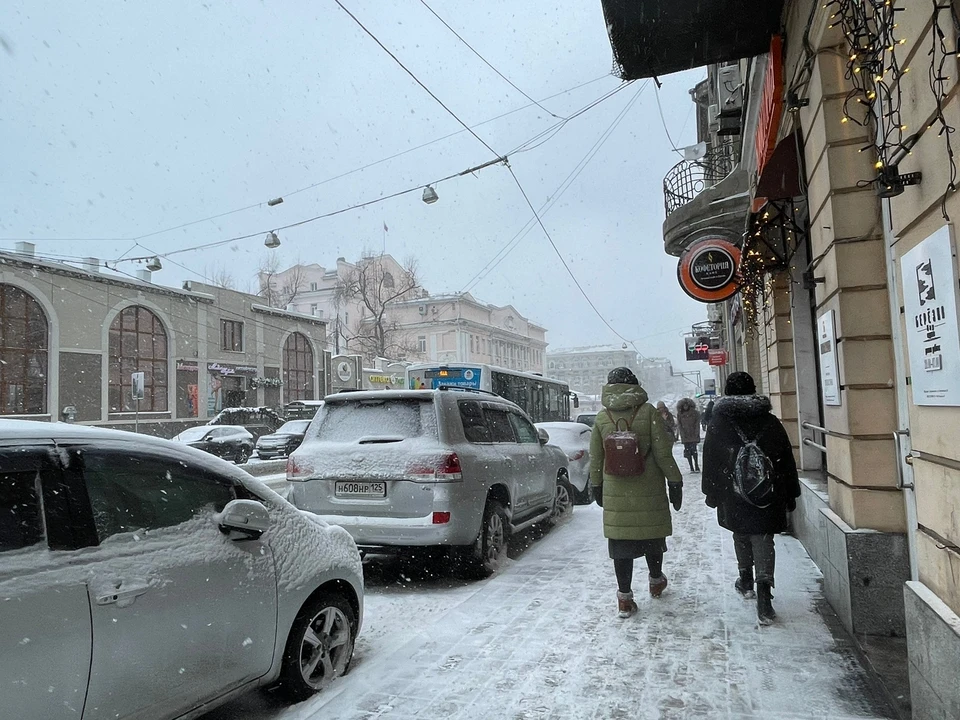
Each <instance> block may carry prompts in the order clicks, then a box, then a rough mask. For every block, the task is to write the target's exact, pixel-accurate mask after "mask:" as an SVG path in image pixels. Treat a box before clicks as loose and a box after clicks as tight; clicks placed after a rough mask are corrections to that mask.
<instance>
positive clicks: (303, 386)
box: [283, 333, 313, 402]
mask: <svg viewBox="0 0 960 720" xmlns="http://www.w3.org/2000/svg"><path fill="white" fill-rule="evenodd" d="M283 396H284V402H292V401H293V400H313V350H312V349H311V348H310V341H309V340H307V338H306V336H305V335H302V334H300V333H293V334H292V335H290V337H288V338H287V341H286V342H285V343H284V344H283Z"/></svg>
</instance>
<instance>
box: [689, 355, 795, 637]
mask: <svg viewBox="0 0 960 720" xmlns="http://www.w3.org/2000/svg"><path fill="white" fill-rule="evenodd" d="M756 392H757V388H756V384H755V383H754V381H753V378H752V377H751V376H750V375H749V374H748V373H745V372H735V373H732V374H731V375H730V377H729V378H727V383H726V387H725V388H724V394H725V397H722V398H720V399H719V400H717V401H716V404H715V406H714V410H713V417H712V418H711V419H710V425H709V427H708V428H707V434H706V437H705V438H704V441H703V479H702V489H703V494H704V495H706V502H707V505H708V506H709V507H712V508H716V509H717V520H718V522H719V523H720V526H721V527H723V528H726V529H727V530H730V531H731V532H733V544H734V549H735V550H736V553H737V565H738V566H739V570H740V577H739V578H737V580H736V582H735V583H734V587H735V588H736V590H737V592H739V593H740V594H741V595H743V596H744V597H745V598H753V597H754V596H755V597H756V599H757V619H758V620H759V621H760V623H761V624H762V625H769V624H770V623H772V622H773V619H774V618H775V617H776V613H775V612H774V610H773V605H772V604H771V602H770V601H771V598H772V594H771V592H770V590H771V588H772V587H773V586H774V567H775V562H776V555H775V551H774V543H773V536H774V535H775V534H776V533H780V532H784V531H785V530H786V529H787V512H790V511H793V510H794V509H796V506H797V501H796V499H797V498H798V497H800V481H799V478H798V477H797V465H796V461H795V460H794V457H793V448H792V447H791V445H790V438H789V437H788V436H787V432H786V430H784V428H783V425H782V424H781V423H780V421H779V420H778V419H777V418H776V417H774V415H773V414H772V413H771V412H770V400H769V399H768V398H766V397H763V396H760V395H757V394H756ZM744 438H745V439H746V441H747V442H755V443H756V445H757V447H759V448H760V450H761V451H762V452H763V454H765V455H766V456H767V458H769V460H770V462H771V473H770V477H771V479H772V481H773V492H774V494H773V500H772V502H770V504H769V505H767V506H766V507H762V508H761V507H757V506H756V505H754V504H752V503H750V502H748V501H747V500H745V499H743V498H742V497H741V496H740V495H739V494H738V493H737V492H735V491H734V482H733V481H734V477H735V470H734V468H735V464H736V460H737V456H738V455H739V453H740V451H741V448H743V447H744V444H745V443H744ZM754 569H756V583H757V590H756V593H754V590H753V587H754Z"/></svg>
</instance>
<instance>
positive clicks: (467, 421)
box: [459, 400, 490, 443]
mask: <svg viewBox="0 0 960 720" xmlns="http://www.w3.org/2000/svg"><path fill="white" fill-rule="evenodd" d="M459 408H460V422H462V423H463V436H464V437H465V438H466V439H467V441H468V442H473V443H488V442H490V428H488V427H487V423H486V420H485V419H484V417H483V408H481V407H480V403H478V402H476V401H475V400H469V401H467V402H462V403H460V404H459Z"/></svg>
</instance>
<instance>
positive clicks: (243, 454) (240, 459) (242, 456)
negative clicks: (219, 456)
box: [233, 445, 250, 465]
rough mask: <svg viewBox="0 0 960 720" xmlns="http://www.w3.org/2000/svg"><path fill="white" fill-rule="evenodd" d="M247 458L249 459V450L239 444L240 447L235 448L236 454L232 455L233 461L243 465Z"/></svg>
mask: <svg viewBox="0 0 960 720" xmlns="http://www.w3.org/2000/svg"><path fill="white" fill-rule="evenodd" d="M249 459H250V450H248V449H247V448H246V447H245V446H243V445H241V446H240V449H238V450H237V454H236V456H235V457H234V459H233V461H234V462H235V463H236V464H237V465H243V464H244V463H245V462H246V461H247V460H249Z"/></svg>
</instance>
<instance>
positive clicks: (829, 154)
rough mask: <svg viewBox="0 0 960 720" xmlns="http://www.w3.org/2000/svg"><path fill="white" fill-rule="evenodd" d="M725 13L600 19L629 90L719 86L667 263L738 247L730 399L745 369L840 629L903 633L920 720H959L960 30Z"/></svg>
mask: <svg viewBox="0 0 960 720" xmlns="http://www.w3.org/2000/svg"><path fill="white" fill-rule="evenodd" d="M722 5H723V4H722V3H720V2H719V0H716V2H708V3H703V4H701V6H700V7H699V8H698V11H697V12H698V13H699V15H698V14H696V13H695V16H692V17H684V18H683V23H678V24H676V25H670V23H671V22H672V21H674V20H677V18H671V17H670V16H671V13H672V12H674V11H672V10H670V8H669V7H668V6H667V5H664V7H663V8H662V10H663V12H662V13H661V14H658V13H656V12H654V13H652V15H651V17H655V18H656V20H655V21H648V22H646V23H642V24H638V23H635V22H634V21H635V18H634V17H632V16H631V14H630V12H631V11H626V10H622V9H620V8H619V6H618V5H617V4H616V3H613V2H607V1H606V0H605V2H604V7H605V13H606V14H607V21H608V24H609V26H610V28H611V37H613V38H614V41H613V44H614V53H615V55H617V57H618V60H619V61H620V64H621V66H622V67H623V68H624V77H625V78H628V79H632V78H636V77H647V76H651V75H655V74H664V73H666V72H671V71H675V70H680V69H686V68H689V67H694V66H698V65H699V66H704V67H707V68H708V72H707V79H706V80H705V81H704V82H703V83H701V84H700V85H698V87H697V88H696V89H695V90H694V91H693V92H692V96H693V99H694V101H695V102H696V103H697V114H698V120H699V122H698V127H699V138H698V139H699V140H700V141H701V146H700V152H699V157H698V158H697V159H695V160H685V161H683V162H681V163H679V164H678V165H677V166H676V167H675V168H673V169H671V171H670V172H669V173H668V175H667V177H666V178H665V180H664V195H665V210H666V220H665V221H664V245H665V250H666V252H667V253H669V254H672V255H676V256H678V257H680V258H681V260H683V259H684V258H688V259H692V256H693V255H694V254H695V253H696V252H697V250H698V248H703V247H707V245H706V243H714V244H716V241H717V240H718V239H719V240H723V241H724V242H726V243H729V244H730V245H733V246H735V247H736V250H737V252H736V254H738V255H739V259H738V265H739V271H738V272H739V283H738V292H737V294H736V295H734V296H732V297H730V298H729V299H726V300H724V301H723V302H720V303H718V304H715V305H714V306H713V307H714V309H712V310H711V316H710V317H711V319H715V320H717V321H718V325H719V326H720V327H721V330H720V333H721V335H722V339H723V341H724V344H725V346H726V349H727V350H728V354H729V360H728V364H727V365H726V366H725V367H723V368H721V369H720V374H719V377H718V380H721V381H722V380H723V378H724V377H725V376H726V374H728V373H729V372H731V371H733V370H747V371H749V372H751V374H753V375H754V377H755V378H756V379H757V383H758V385H759V386H761V388H762V389H763V391H764V392H766V393H767V394H769V395H770V398H771V401H772V404H773V408H774V412H775V413H776V414H777V415H778V416H779V417H780V418H781V419H782V420H783V422H784V425H785V427H786V428H787V430H788V432H789V434H790V436H791V438H792V441H793V446H794V452H795V454H796V456H797V459H798V460H799V462H800V465H801V467H802V468H803V470H804V471H805V472H804V474H805V478H804V483H803V484H804V487H803V496H802V498H801V501H800V503H799V504H798V508H797V512H796V513H795V516H794V525H795V528H796V531H797V534H798V536H799V537H800V538H801V540H802V541H803V543H804V545H805V546H806V548H807V550H808V552H809V553H810V556H811V558H812V559H813V560H814V561H815V562H816V563H817V564H818V566H819V567H820V569H821V570H822V571H823V574H824V591H825V594H826V597H827V599H828V600H829V601H830V603H831V604H832V606H833V607H834V609H835V610H836V611H837V613H838V615H839V617H840V618H841V620H842V621H843V623H844V625H845V626H846V628H847V629H848V630H849V631H850V632H851V633H853V634H854V635H855V636H863V635H879V636H891V635H893V636H905V637H906V640H907V648H908V661H909V677H910V687H911V698H912V704H913V713H914V717H915V718H924V719H926V718H952V717H960V682H958V680H957V678H958V677H960V618H958V613H960V444H958V443H957V442H956V439H957V437H958V436H960V340H958V335H960V332H958V319H957V316H958V312H957V294H958V283H957V260H956V258H957V248H958V245H957V238H956V233H955V228H954V224H953V219H955V218H956V217H958V216H960V197H958V195H957V194H956V192H955V190H956V182H955V181H956V177H957V170H956V162H955V160H954V158H953V146H952V142H953V138H954V137H955V136H954V129H955V128H956V127H958V126H960V100H958V93H957V92H956V84H957V82H958V77H960V72H958V65H957V56H956V48H957V28H958V27H960V14H958V9H957V6H956V3H899V2H896V3H866V2H828V3H823V2H813V1H812V0H787V1H786V2H782V1H781V2H764V1H763V0H754V1H753V2H745V3H742V5H743V7H742V8H741V10H742V12H739V13H737V14H732V13H725V12H723V7H722ZM751 5H752V6H753V7H752V8H748V7H747V6H751ZM648 20H649V17H648ZM660 22H662V23H664V24H663V25H660V24H659V23H660ZM671 27H673V28H675V29H674V30H670V29H669V28H671ZM676 28H687V29H686V30H683V31H682V32H687V31H688V30H690V29H691V28H692V29H693V31H695V32H698V33H701V32H702V33H707V34H711V33H713V34H716V38H715V39H716V41H717V42H715V43H711V42H706V41H704V42H701V43H699V45H697V46H696V47H694V48H693V50H689V48H688V45H689V43H685V42H683V37H681V35H682V32H681V31H680V30H677V29H676ZM679 48H683V50H682V51H681V50H679ZM688 50H689V52H688ZM691 58H692V60H691ZM744 58H746V59H744ZM731 257H733V255H731ZM704 286H705V287H706V286H707V284H705V285H704Z"/></svg>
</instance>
